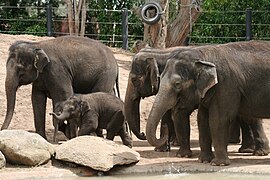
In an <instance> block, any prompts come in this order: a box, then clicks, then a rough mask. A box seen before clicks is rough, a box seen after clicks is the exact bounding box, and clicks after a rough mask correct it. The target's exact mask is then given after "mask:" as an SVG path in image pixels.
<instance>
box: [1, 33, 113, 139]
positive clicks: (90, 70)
mask: <svg viewBox="0 0 270 180" xmlns="http://www.w3.org/2000/svg"><path fill="white" fill-rule="evenodd" d="M6 70H7V73H6V81H5V88H6V97H7V112H6V117H5V121H4V123H3V125H2V127H1V129H6V128H8V126H9V124H10V121H11V119H12V116H13V112H14V107H15V101H16V91H17V89H18V88H19V87H20V86H22V85H27V84H30V83H32V106H33V111H34V122H35V128H36V132H37V133H38V134H40V135H41V136H43V137H44V138H46V135H45V109H46V100H47V98H51V99H52V102H53V107H54V106H55V104H56V103H57V102H61V101H63V100H66V99H67V98H68V97H70V96H71V95H72V94H73V93H90V92H98V91H102V92H109V93H113V86H114V84H115V82H116V81H117V78H118V65H117V62H116V60H115V58H114V56H113V53H112V51H111V50H110V49H109V48H108V47H106V46H105V45H103V44H101V43H100V42H98V41H95V40H92V39H89V38H84V37H75V36H63V37H58V38H55V39H51V40H45V41H41V42H23V41H19V42H16V43H14V44H12V45H11V46H10V48H9V57H8V59H7V63H6Z"/></svg>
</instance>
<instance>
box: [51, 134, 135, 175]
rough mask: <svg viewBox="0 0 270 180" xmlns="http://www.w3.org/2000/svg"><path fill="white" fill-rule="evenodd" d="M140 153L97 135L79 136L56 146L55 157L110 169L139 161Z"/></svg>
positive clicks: (99, 169) (94, 167)
mask: <svg viewBox="0 0 270 180" xmlns="http://www.w3.org/2000/svg"><path fill="white" fill-rule="evenodd" d="M139 158H140V154H139V153H138V152H136V151H134V150H132V149H130V148H129V147H127V146H124V145H122V144H118V143H116V142H114V141H110V140H107V139H104V138H100V137H95V136H79V137H77V138H74V139H71V140H69V141H67V142H64V143H63V144H61V145H59V146H58V147H57V148H56V155H55V159H58V160H62V161H67V162H72V163H76V164H79V165H83V166H87V167H90V168H92V169H95V170H98V171H104V172H106V171H109V170H110V169H111V168H112V167H113V166H114V165H124V164H131V163H134V162H138V161H139Z"/></svg>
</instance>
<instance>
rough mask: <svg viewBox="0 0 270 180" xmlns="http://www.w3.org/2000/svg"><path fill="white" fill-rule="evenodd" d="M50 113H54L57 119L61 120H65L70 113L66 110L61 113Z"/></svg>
mask: <svg viewBox="0 0 270 180" xmlns="http://www.w3.org/2000/svg"><path fill="white" fill-rule="evenodd" d="M50 115H53V116H54V117H55V118H56V119H58V120H60V121H64V120H66V119H67V118H68V117H69V113H65V112H62V113H61V114H60V115H58V114H56V113H54V112H52V113H50Z"/></svg>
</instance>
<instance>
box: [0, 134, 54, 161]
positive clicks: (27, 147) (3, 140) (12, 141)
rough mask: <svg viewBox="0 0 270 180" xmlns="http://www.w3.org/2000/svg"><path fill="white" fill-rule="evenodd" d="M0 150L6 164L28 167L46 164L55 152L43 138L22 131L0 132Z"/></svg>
mask: <svg viewBox="0 0 270 180" xmlns="http://www.w3.org/2000/svg"><path fill="white" fill-rule="evenodd" d="M0 150H1V151H2V153H3V154H4V156H5V157H6V160H7V162H9V163H12V164H23V165H29V166H37V165H41V164H44V163H46V162H48V161H49V160H50V158H51V156H52V155H53V154H54V152H55V151H54V146H53V145H52V144H50V143H49V142H47V141H46V140H45V139H44V138H43V137H41V136H40V135H38V134H36V133H29V132H27V131H23V130H3V131H0Z"/></svg>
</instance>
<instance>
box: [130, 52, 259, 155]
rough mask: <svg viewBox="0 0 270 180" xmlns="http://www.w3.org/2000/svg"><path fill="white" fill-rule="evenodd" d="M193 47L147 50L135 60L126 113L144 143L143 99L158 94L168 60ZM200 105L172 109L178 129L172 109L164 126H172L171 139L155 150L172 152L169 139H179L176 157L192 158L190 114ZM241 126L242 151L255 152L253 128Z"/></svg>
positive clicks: (193, 101) (131, 127)
mask: <svg viewBox="0 0 270 180" xmlns="http://www.w3.org/2000/svg"><path fill="white" fill-rule="evenodd" d="M191 48H192V47H174V48H167V49H162V50H161V49H154V48H144V49H142V50H141V51H140V52H139V53H137V54H136V55H135V56H134V57H133V60H132V64H131V70H130V73H129V78H128V86H127V91H126V96H125V112H126V119H127V121H128V124H129V127H130V129H131V130H132V132H133V133H134V134H135V135H136V137H137V138H139V139H141V140H145V139H146V138H145V135H144V133H143V132H140V108H139V106H140V100H141V99H142V98H145V97H149V96H152V95H155V94H156V93H157V91H158V86H159V76H160V74H161V73H162V72H163V70H164V68H165V65H166V62H167V60H168V59H169V57H170V56H172V55H173V54H175V53H181V52H183V51H186V50H189V49H191ZM198 104H199V102H198V101H197V100H196V99H193V100H189V102H188V103H185V104H183V105H181V104H179V105H178V106H176V107H174V108H173V109H174V113H173V114H174V117H175V122H174V123H175V124H176V127H175V126H174V123H173V121H172V118H171V110H168V111H167V112H166V113H165V114H164V116H163V117H162V121H161V124H162V125H161V127H164V126H165V125H168V126H169V134H168V138H167V139H168V140H167V141H166V142H165V143H164V144H162V145H161V144H159V146H156V147H155V151H162V152H163V151H169V150H170V140H175V136H176V137H177V139H178V141H179V144H180V148H179V151H178V152H177V156H181V157H191V156H192V151H191V150H190V114H191V113H192V112H193V111H194V110H195V109H197V107H198ZM241 127H242V128H244V129H243V130H242V132H243V134H242V138H243V140H242V146H241V147H240V149H239V151H240V152H251V151H252V150H253V146H254V141H253V139H252V133H251V130H250V127H249V126H248V125H246V124H245V122H242V123H241ZM175 131H176V132H175ZM234 131H235V130H234ZM160 133H161V136H164V135H163V133H164V129H163V128H162V129H161V132H160ZM232 133H234V132H232ZM257 144H260V143H257ZM260 146H262V145H260Z"/></svg>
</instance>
